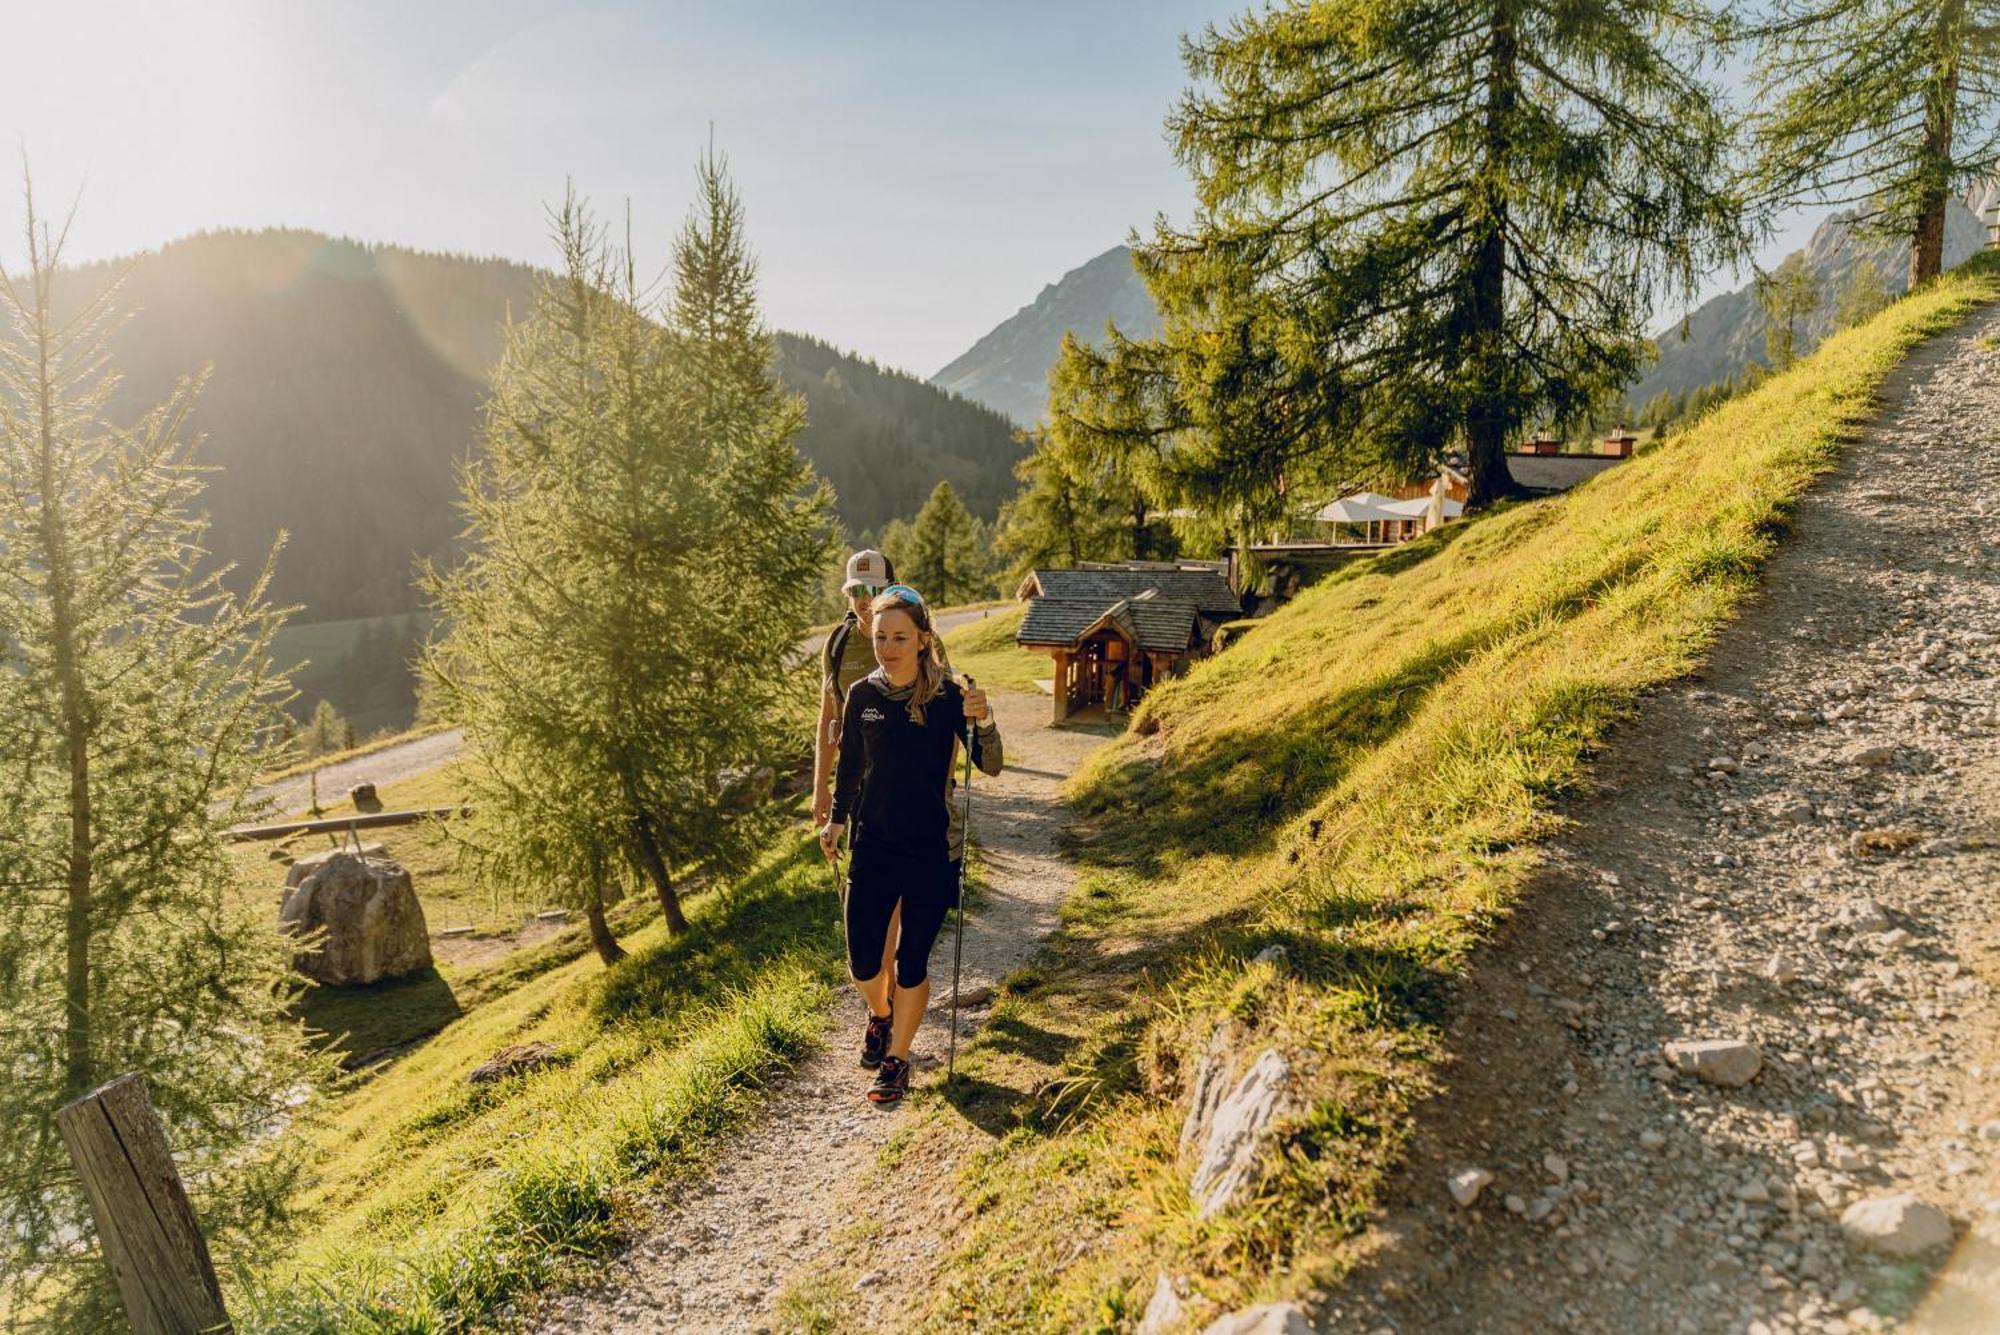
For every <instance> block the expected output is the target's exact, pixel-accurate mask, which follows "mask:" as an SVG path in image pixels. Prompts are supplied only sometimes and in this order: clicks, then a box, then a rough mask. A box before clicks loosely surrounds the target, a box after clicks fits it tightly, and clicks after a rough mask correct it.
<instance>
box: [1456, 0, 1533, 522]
mask: <svg viewBox="0 0 2000 1335" xmlns="http://www.w3.org/2000/svg"><path fill="white" fill-rule="evenodd" d="M1494 13H1495V17H1494V23H1493V68H1492V71H1491V72H1490V74H1489V75H1488V76H1487V85H1486V163H1485V168H1486V183H1485V192H1486V200H1485V216H1484V217H1482V218H1481V219H1480V220H1479V222H1478V224H1477V225H1478V227H1479V229H1480V231H1479V243H1478V248H1477V250H1476V251H1475V252H1474V254H1473V261H1472V303H1471V306H1472V312H1471V314H1472V328H1471V330H1470V331H1469V333H1470V337H1469V339H1468V341H1469V342H1470V343H1471V345H1472V349H1473V356H1474V358H1475V359H1476V360H1477V363H1478V368H1479V369H1478V381H1477V384H1478V388H1477V389H1476V390H1475V391H1474V392H1475V395H1476V397H1475V399H1474V401H1473V403H1472V404H1471V407H1470V409H1469V410H1468V411H1467V413H1466V420H1465V438H1466V449H1465V455H1466V472H1467V475H1468V486H1467V494H1466V498H1465V508H1466V509H1468V510H1477V509H1481V508H1483V507H1485V506H1487V505H1490V504H1492V503H1493V502H1494V501H1497V500H1501V499H1503V498H1505V497H1507V496H1511V495H1513V494H1514V493H1515V492H1516V491H1517V490H1519V488H1517V487H1516V486H1515V485H1514V478H1513V475H1512V474H1511V473H1509V472H1508V471H1507V433H1508V432H1509V431H1510V430H1511V429H1512V428H1513V427H1514V425H1515V424H1514V423H1513V422H1512V421H1510V420H1509V418H1510V413H1509V407H1508V403H1507V398H1508V392H1507V384H1506V380H1507V372H1506V356H1507V349H1506V328H1507V198H1506V193H1505V186H1504V185H1503V184H1502V180H1503V177H1504V175H1505V173H1506V171H1507V167H1508V159H1509V158H1510V157H1511V156H1512V144H1511V142H1510V136H1511V135H1512V133H1513V117H1514V101H1515V97H1516V96H1517V94H1518V91H1519V87H1520V70H1519V67H1518V60H1519V53H1518V50H1517V45H1516V39H1515V33H1514V8H1513V4H1512V0H1499V3H1498V4H1497V5H1495V7H1494Z"/></svg>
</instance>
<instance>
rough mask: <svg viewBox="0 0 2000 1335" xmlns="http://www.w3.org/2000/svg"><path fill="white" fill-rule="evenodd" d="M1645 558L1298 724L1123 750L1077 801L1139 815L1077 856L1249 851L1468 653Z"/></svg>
mask: <svg viewBox="0 0 2000 1335" xmlns="http://www.w3.org/2000/svg"><path fill="white" fill-rule="evenodd" d="M1391 555H1394V554H1393V553H1392V554H1391ZM1424 555H1425V553H1417V554H1416V555H1415V556H1413V557H1412V558H1411V559H1412V561H1413V562H1414V561H1415V560H1417V559H1421V558H1422V557H1423V556H1424ZM1648 560H1649V557H1648V555H1647V554H1646V553H1644V552H1626V553H1623V554H1621V555H1620V556H1618V557H1617V558H1615V559H1613V560H1611V561H1610V562H1609V563H1608V565H1607V566H1606V567H1604V568H1601V569H1599V570H1598V571H1596V572H1595V573H1593V574H1592V575H1591V576H1589V577H1587V578H1583V579H1579V580H1578V581H1577V582H1576V583H1574V584H1573V585H1571V586H1570V587H1567V588H1562V589H1558V590H1552V591H1548V592H1547V593H1545V594H1544V596H1542V597H1538V598H1533V599H1530V600H1528V601H1527V602H1526V603H1525V604H1523V605H1522V606H1521V607H1520V608H1519V609H1518V610H1516V611H1515V612H1513V614H1511V615H1508V616H1503V617H1497V618H1494V619H1493V620H1490V621H1487V622H1484V623H1482V624H1479V625H1475V626H1472V627H1470V628H1468V629H1467V630H1465V631H1464V632H1462V633H1461V634H1458V635H1455V636H1452V637H1450V638H1448V639H1440V640H1437V641H1435V642H1433V643H1431V644H1429V645H1426V646H1424V647H1423V648H1422V649H1419V650H1416V651H1414V652H1410V653H1408V654H1406V655H1405V656H1403V657H1402V658H1401V659H1399V660H1398V661H1397V662H1395V663H1393V664H1391V665H1390V666H1388V667H1387V668H1386V669H1385V670H1383V671H1381V672H1378V673H1377V674H1375V675H1374V676H1371V677H1369V678H1367V679H1366V680H1364V681H1361V682H1359V683H1357V684H1356V685H1354V686H1352V687H1350V688H1349V689H1347V690H1345V691H1341V692H1339V693H1337V694H1334V695H1332V696H1330V697H1329V698H1328V699H1326V700H1325V701H1324V702H1323V703H1319V704H1316V705H1315V706H1313V708H1312V710H1311V715H1310V718H1307V717H1303V716H1302V717H1300V718H1299V719H1298V720H1296V725H1295V726H1287V727H1282V728H1279V727H1273V726H1272V722H1271V720H1270V719H1269V718H1268V717H1258V718H1252V719H1247V720H1245V721H1244V722H1243V723H1242V724H1241V725H1240V726H1238V727H1235V728H1233V729H1230V730H1229V731H1226V732H1223V733H1221V734H1219V735H1217V736H1215V737H1214V738H1213V739H1211V740H1209V741H1207V742H1206V743H1205V744H1204V745H1202V746H1201V747H1200V748H1199V749H1192V748H1191V749H1189V750H1187V751H1184V752H1182V753H1180V754H1177V755H1176V756H1175V757H1174V762H1173V765H1172V767H1171V769H1170V770H1165V769H1162V767H1161V764H1160V762H1159V761H1158V760H1156V759H1153V758H1150V757H1141V756H1133V757H1131V758H1129V759H1127V760H1126V761H1125V762H1124V763H1123V764H1121V765H1119V766H1117V767H1116V768H1115V769H1111V770H1109V771H1107V772H1104V773H1101V774H1100V775H1099V776H1098V777H1097V779H1096V781H1095V782H1094V783H1093V784H1092V785H1091V787H1090V788H1089V789H1088V790H1087V791H1085V792H1084V793H1082V794H1081V795H1080V796H1079V798H1078V803H1077V805H1078V806H1079V807H1080V808H1081V810H1082V811H1083V812H1084V813H1085V814H1086V815H1090V816H1104V815H1107V814H1110V815H1115V816H1124V815H1130V816H1135V817H1137V819H1130V820H1121V821H1118V822H1117V826H1118V833H1117V834H1115V835H1107V836H1106V837H1103V838H1100V839H1098V840H1095V841H1091V842H1087V843H1084V844H1081V845H1079V846H1078V847H1077V848H1076V849H1075V852H1076V854H1077V856H1078V857H1079V858H1080V859H1082V860H1084V861H1087V862H1094V863H1096V864H1097V865H1101V866H1112V867H1122V868H1129V869H1131V870H1133V871H1136V872H1137V873H1138V874H1140V875H1141V876H1144V877H1146V878H1147V879H1154V878H1157V877H1158V876H1160V875H1161V874H1162V873H1163V871H1164V869H1165V865H1166V855H1168V854H1175V855H1179V854H1189V853H1196V854H1198V853H1219V854H1222V855H1224V856H1228V857H1244V856H1249V855H1251V854H1253V853H1257V852H1263V851H1268V850H1269V849H1270V848H1271V847H1272V846H1273V844H1274V842H1275V840H1276V838H1277V836H1278V833H1279V831H1280V830H1281V829H1282V828H1283V826H1284V824H1285V822H1286V821H1287V820H1288V819H1289V818H1291V817H1293V816H1296V815H1298V814H1299V813H1300V812H1302V811H1304V810H1306V809H1307V808H1308V807H1310V806H1311V805H1312V804H1313V803H1315V802H1316V801H1318V800H1319V798H1320V797H1321V796H1322V795H1323V794H1324V793H1326V792H1327V791H1328V790H1329V789H1331V788H1333V787H1335V786H1337V785H1338V784H1339V783H1340V782H1341V781H1342V780H1343V779H1344V778H1346V776H1347V774H1348V772H1349V771H1350V770H1351V769H1352V768H1353V767H1354V765H1355V764H1356V763H1358V762H1359V761H1361V760H1363V759H1365V758H1366V757H1367V756H1368V755H1370V754H1372V753H1373V752H1374V751H1375V750H1376V749H1378V748H1379V747H1381V746H1383V745H1384V744H1386V743H1387V742H1388V741H1390V740H1391V739H1392V738H1394V737H1395V735H1396V734H1397V733H1398V732H1400V731H1401V730H1402V729H1403V727H1404V726H1405V725H1406V724H1408V723H1409V721H1410V720H1411V719H1412V718H1413V717H1415V715H1416V714H1417V712H1418V710H1419V709H1420V708H1422V706H1423V705H1424V703H1425V701H1426V700H1427V699H1428V698H1429V696H1430V694H1431V692H1432V691H1434V690H1435V689H1437V688H1438V687H1439V686H1440V685H1442V684H1443V683H1444V682H1446V681H1447V680H1448V679H1449V678H1450V677H1451V676H1452V674H1454V673H1455V672H1457V671H1458V669H1459V668H1460V667H1461V666H1463V665H1464V664H1465V663H1466V662H1467V661H1468V660H1470V659H1471V658H1473V657H1474V656H1475V655H1477V654H1480V653H1483V652H1485V651H1487V650H1489V649H1491V648H1492V647H1494V646H1495V645H1498V644H1501V643H1504V642H1505V641H1506V640H1508V639H1509V638H1511V637H1512V636H1515V635H1517V634H1521V633H1524V632H1526V631H1528V630H1530V629H1531V628H1533V627H1535V626H1537V625H1541V624H1545V623H1547V622H1549V621H1552V620H1564V619H1568V618H1570V617H1574V616H1577V615H1580V614H1581V613H1582V612H1584V611H1585V610H1587V609H1588V608H1590V607H1591V606H1593V605H1595V604H1596V603H1597V602H1598V601H1600V600H1601V599H1602V598H1603V597H1604V596H1605V595H1606V594H1608V593H1610V592H1611V591H1612V590H1613V589H1615V588H1617V587H1618V586H1619V585H1620V584H1621V583H1623V582H1624V581H1625V580H1626V579H1628V578H1630V577H1631V576H1633V575H1634V574H1636V573H1637V572H1639V571H1640V570H1642V569H1643V568H1644V567H1645V566H1646V564H1647V562H1648Z"/></svg>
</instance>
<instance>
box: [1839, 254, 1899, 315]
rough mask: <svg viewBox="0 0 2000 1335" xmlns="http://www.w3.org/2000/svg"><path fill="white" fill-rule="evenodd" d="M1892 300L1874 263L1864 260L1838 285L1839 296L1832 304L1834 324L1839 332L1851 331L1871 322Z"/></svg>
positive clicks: (1886, 285) (1887, 286)
mask: <svg viewBox="0 0 2000 1335" xmlns="http://www.w3.org/2000/svg"><path fill="white" fill-rule="evenodd" d="M1892 299H1893V298H1891V297H1890V295H1889V285H1888V284H1887V283H1884V282H1883V281H1882V275H1881V273H1880V271H1878V270H1877V269H1876V267H1875V261H1873V260H1863V261H1861V263H1859V264H1857V265H1855V266H1854V272H1852V273H1850V274H1849V275H1848V276H1847V282H1846V283H1845V284H1843V285H1842V286H1841V289H1840V296H1839V298H1838V299H1837V300H1836V302H1835V305H1834V323H1835V325H1836V326H1838V327H1839V328H1841V329H1851V328H1853V327H1854V326H1855V325H1858V324H1862V323H1864V322H1866V321H1868V320H1872V319H1874V318H1875V316H1877V315H1878V314H1880V313H1881V312H1882V311H1883V310H1885V309H1886V308H1887V307H1888V305H1889V302H1890V301H1891V300H1892Z"/></svg>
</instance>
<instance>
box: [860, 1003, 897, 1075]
mask: <svg viewBox="0 0 2000 1335" xmlns="http://www.w3.org/2000/svg"><path fill="white" fill-rule="evenodd" d="M892 1014H893V1011H892ZM889 1019H890V1016H888V1015H870V1016H869V1017H868V1027H867V1028H866V1029H864V1030H862V1031H861V1064H862V1065H863V1066H865V1067H866V1068H868V1069H869V1070H871V1071H872V1070H874V1069H875V1068H876V1067H878V1066H880V1065H881V1064H882V1055H883V1054H884V1053H886V1052H887V1051H888V1050H889Z"/></svg>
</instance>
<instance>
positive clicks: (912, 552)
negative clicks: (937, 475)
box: [884, 482, 991, 607]
mask: <svg viewBox="0 0 2000 1335" xmlns="http://www.w3.org/2000/svg"><path fill="white" fill-rule="evenodd" d="M896 537H897V547H898V549H899V550H897V551H895V552H891V553H890V559H891V560H893V561H894V562H895V563H896V574H897V576H898V577H899V578H900V579H902V581H903V582H904V583H905V584H909V585H911V586H912V587H914V588H915V589H916V590H917V591H918V592H919V593H921V594H923V595H924V597H925V598H926V599H928V600H929V601H930V603H931V605H932V606H934V607H945V606H949V605H950V604H953V603H962V602H969V601H971V600H972V599H974V598H977V597H980V596H982V595H983V594H985V593H987V592H990V587H991V586H990V579H991V577H990V575H989V574H988V572H987V568H986V567H987V559H986V541H985V535H984V534H983V533H982V532H981V531H980V523H979V521H978V520H977V519H975V518H973V516H972V512H971V511H970V510H967V509H966V508H965V504H964V502H962V501H960V500H959V499H958V492H957V491H955V490H954V489H953V488H952V485H951V483H949V482H940V483H938V484H937V486H935V487H933V488H932V489H931V494H930V498H929V499H928V500H926V501H925V502H924V508H923V509H921V510H919V511H917V517H916V518H915V519H914V520H912V521H911V522H910V524H909V526H908V528H907V529H905V530H903V531H902V532H900V533H899V534H897V535H896ZM884 550H885V551H887V550H888V549H887V548H885V549H884Z"/></svg>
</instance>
